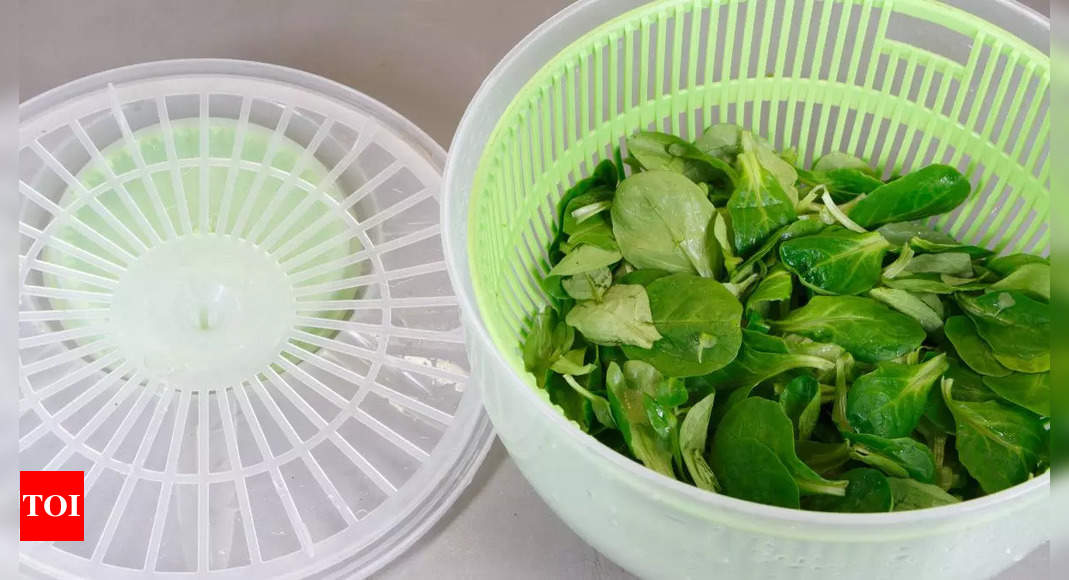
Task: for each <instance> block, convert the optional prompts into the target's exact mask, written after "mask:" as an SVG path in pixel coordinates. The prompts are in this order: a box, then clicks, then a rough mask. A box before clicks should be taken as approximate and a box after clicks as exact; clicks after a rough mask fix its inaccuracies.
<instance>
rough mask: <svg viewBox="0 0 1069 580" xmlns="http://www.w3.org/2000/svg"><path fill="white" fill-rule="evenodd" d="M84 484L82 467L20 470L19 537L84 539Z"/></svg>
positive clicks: (26, 538)
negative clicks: (78, 468) (73, 469)
mask: <svg viewBox="0 0 1069 580" xmlns="http://www.w3.org/2000/svg"><path fill="white" fill-rule="evenodd" d="M84 486H85V473H84V472H82V471H21V472H19V488H20V489H19V539H20V540H22V541H23V542H40V541H49V542H56V541H68V542H81V541H83V540H84V539H85V518H84V516H83V513H84V509H83V503H84V502H83V496H84V493H85V490H84Z"/></svg>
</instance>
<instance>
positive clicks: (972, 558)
mask: <svg viewBox="0 0 1069 580" xmlns="http://www.w3.org/2000/svg"><path fill="white" fill-rule="evenodd" d="M954 4H955V5H951V4H946V3H942V2H936V1H933V0H666V1H662V2H656V3H652V4H647V5H640V3H638V2H629V1H622V0H585V1H582V2H579V3H577V4H575V5H573V6H571V7H569V8H568V9H566V10H565V11H563V12H561V13H560V14H558V15H557V16H556V17H554V18H553V19H551V20H550V21H548V22H546V23H545V24H544V25H543V26H541V27H540V28H538V29H537V30H536V31H534V32H533V33H532V34H531V35H530V36H528V37H527V38H526V39H524V40H523V41H522V42H521V43H520V44H519V45H518V46H517V47H516V48H515V49H514V50H513V51H512V52H511V53H510V54H509V55H508V56H507V57H506V58H505V59H504V60H503V61H502V62H501V63H500V64H499V65H498V67H497V68H496V69H494V71H493V72H492V73H491V74H490V76H489V77H488V78H487V80H486V82H485V83H484V84H483V86H482V88H481V89H480V91H479V92H478V93H477V95H476V96H475V98H474V100H473V101H472V104H471V105H470V107H469V108H468V110H467V112H466V114H465V116H464V119H463V121H462V122H461V126H460V128H459V130H458V132H457V134H456V137H455V139H454V141H453V145H452V148H451V150H450V157H449V161H448V163H447V165H446V170H445V178H444V179H445V185H444V191H445V193H444V203H443V208H442V211H443V225H444V233H445V242H446V249H447V254H446V259H447V261H448V263H449V269H450V273H451V275H452V277H453V280H454V283H455V287H456V288H457V293H458V295H459V297H460V304H461V308H462V311H463V322H464V327H465V329H466V331H467V335H468V337H469V338H468V348H469V354H470V358H471V362H472V377H473V380H474V382H475V383H476V384H477V385H478V386H479V387H480V388H481V390H482V393H483V401H484V404H485V407H486V409H487V411H488V412H489V414H490V417H491V419H492V421H493V423H494V426H495V428H496V430H497V433H498V435H499V436H500V437H501V440H502V441H503V442H504V444H505V446H506V447H507V448H508V450H509V453H510V455H511V456H512V458H513V459H514V460H515V461H516V464H517V465H518V466H519V468H520V470H521V471H522V472H523V474H524V475H525V476H526V477H527V479H528V480H529V481H530V482H531V484H532V485H533V486H534V488H535V489H536V490H537V491H538V493H539V494H540V495H541V496H542V498H543V499H545V501H546V503H548V504H549V506H550V507H551V508H552V509H553V510H554V511H555V512H556V513H557V514H558V515H559V516H560V517H561V518H562V519H563V520H564V521H565V522H566V523H567V524H568V525H569V526H570V527H571V528H572V529H573V530H575V531H576V532H577V533H578V534H579V535H580V536H581V537H582V538H583V539H584V540H586V541H587V542H589V543H590V544H591V545H592V546H594V547H595V548H597V549H598V550H599V551H601V552H602V553H604V554H605V555H607V556H608V557H610V558H611V559H613V560H614V561H616V562H617V563H619V564H620V565H622V566H624V567H625V568H627V569H628V570H630V571H631V572H633V573H635V574H637V575H638V576H640V577H644V578H730V579H733V580H734V579H745V578H755V579H757V578H760V579H775V578H784V579H788V578H789V579H802V578H813V579H823V580H832V579H836V578H865V579H868V580H875V579H881V578H912V579H924V578H933V579H937V578H938V579H941V578H987V577H991V576H993V575H995V574H996V573H997V572H999V571H1000V570H1003V569H1005V568H1007V567H1009V566H1010V565H1011V564H1012V563H1013V562H1014V561H1016V560H1019V559H1021V558H1023V557H1024V556H1025V555H1027V554H1028V553H1030V552H1032V551H1033V550H1034V549H1036V548H1037V547H1038V546H1040V545H1041V544H1042V543H1043V542H1044V541H1046V540H1047V539H1048V538H1049V537H1050V522H1049V520H1048V518H1047V510H1048V508H1047V505H1046V504H1047V502H1046V499H1047V498H1048V496H1049V488H1050V476H1049V474H1044V475H1042V476H1039V477H1036V478H1034V479H1032V480H1030V481H1028V482H1026V483H1023V484H1021V485H1018V486H1016V487H1013V488H1010V489H1008V490H1004V491H1002V492H999V493H996V494H993V495H990V496H987V497H983V498H980V499H974V500H969V501H966V502H963V503H960V504H956V505H952V506H946V507H939V508H933V509H926V510H919V511H915V512H898V513H886V514H831V513H815V512H804V511H800V510H788V509H784V508H778V507H772V506H766V505H760V504H755V503H749V502H745V501H741V500H738V499H734V498H730V497H726V496H723V495H718V494H713V493H709V492H706V491H703V490H700V489H697V488H694V487H691V486H688V485H686V484H683V483H680V482H678V481H675V480H672V479H669V478H667V477H664V476H662V475H659V474H657V473H655V472H653V471H650V470H647V469H646V468H644V467H643V466H641V465H640V464H638V463H636V462H634V461H631V460H630V459H628V458H627V457H624V456H623V455H620V454H618V453H617V452H616V451H614V450H612V449H610V448H608V447H606V446H603V445H602V444H601V443H599V442H598V441H596V440H595V439H594V438H592V437H589V436H587V435H586V434H584V433H583V432H581V431H580V430H579V428H578V427H577V426H576V425H574V424H572V423H571V422H569V421H568V420H567V419H565V417H564V416H563V414H562V413H561V412H560V411H559V410H558V409H556V408H554V407H553V406H552V405H551V404H550V402H549V401H548V398H547V396H546V394H545V392H544V391H541V390H539V389H538V388H537V387H536V386H535V383H534V379H533V377H532V376H530V375H529V374H528V373H526V372H525V371H524V367H523V361H522V357H521V350H520V344H521V342H522V337H523V333H524V331H525V329H526V326H527V320H528V317H529V316H530V315H531V314H533V313H534V312H536V311H537V310H539V308H541V307H542V306H543V305H545V304H547V303H548V300H547V297H546V296H545V295H544V294H543V292H542V290H541V289H540V286H539V283H538V282H539V280H540V279H541V278H542V277H543V276H544V275H545V273H546V271H547V270H548V264H547V260H546V248H547V246H548V243H549V241H550V240H551V237H552V226H553V221H554V216H555V215H556V211H555V207H556V202H557V200H558V199H560V198H561V196H562V195H563V193H564V192H565V191H566V190H567V189H568V188H569V187H570V186H571V185H572V184H574V183H575V182H576V181H577V180H579V179H581V178H582V177H584V176H586V175H588V174H589V173H590V172H591V171H592V170H593V168H594V166H595V164H596V163H597V162H598V161H599V160H601V159H606V158H611V156H612V153H613V150H614V149H615V148H616V147H617V146H620V145H622V144H623V143H624V139H625V138H626V137H627V136H628V135H630V134H632V133H634V132H635V131H638V130H657V131H664V132H668V133H672V134H674V135H679V136H681V137H683V138H684V139H693V138H695V137H697V136H698V135H700V134H701V132H702V130H703V129H704V128H705V127H707V126H709V125H712V124H714V123H734V124H737V125H740V126H742V127H746V128H749V129H751V130H752V131H753V132H754V133H755V134H759V135H767V136H769V137H770V139H771V140H772V142H773V145H774V146H775V147H776V148H777V149H784V148H789V147H793V148H795V149H796V150H797V152H798V155H799V162H800V164H802V165H805V166H809V165H810V164H811V163H812V160H813V159H814V158H816V157H818V156H820V155H822V154H824V153H827V152H832V151H843V152H846V153H850V154H853V155H856V156H858V157H862V158H865V159H868V160H870V161H871V162H872V163H873V164H874V165H875V166H877V167H878V168H879V169H880V170H881V171H882V172H883V175H884V176H885V177H886V176H889V175H891V174H892V173H894V172H905V171H909V170H911V169H915V168H918V167H921V166H924V165H926V164H929V163H946V164H949V165H953V166H955V167H957V168H959V169H960V170H961V171H962V172H963V173H964V174H965V175H967V176H968V178H969V179H970V181H971V182H972V185H973V195H972V196H971V197H970V198H969V199H968V200H967V201H966V202H965V203H964V204H962V205H961V206H960V207H959V208H958V209H957V210H955V211H954V212H952V213H950V214H947V215H945V216H942V217H939V218H936V219H933V220H932V221H931V223H930V225H932V226H934V227H935V228H937V229H939V230H942V231H945V232H947V233H950V234H952V235H954V236H955V237H956V238H957V239H959V240H961V241H963V242H965V243H970V244H977V245H982V246H985V247H987V248H990V249H992V250H995V251H996V252H999V253H1012V252H1030V253H1036V254H1043V255H1046V254H1048V252H1049V245H1050V231H1049V227H1048V212H1049V201H1050V192H1049V174H1050V159H1049V147H1048V137H1049V131H1050V125H1049V119H1048V116H1049V87H1050V59H1049V58H1048V57H1047V55H1046V51H1047V48H1048V43H1049V37H1050V25H1049V22H1047V21H1046V20H1045V19H1044V18H1043V17H1041V16H1039V15H1038V14H1036V13H1034V12H1032V11H1030V10H1028V9H1027V8H1024V7H1023V6H1021V5H1019V4H1016V3H1014V2H1012V1H1009V0H958V1H957V2H955V3H954Z"/></svg>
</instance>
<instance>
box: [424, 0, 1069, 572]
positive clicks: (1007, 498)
mask: <svg viewBox="0 0 1069 580" xmlns="http://www.w3.org/2000/svg"><path fill="white" fill-rule="evenodd" d="M954 3H955V4H958V5H962V6H961V7H962V8H964V9H966V10H969V11H971V12H973V13H974V14H975V15H977V16H980V17H983V18H986V19H988V20H990V21H993V22H994V21H997V22H998V23H999V24H1000V26H1002V27H1003V28H1006V29H1007V30H1010V31H1012V32H1013V33H1014V34H1016V35H1018V36H1019V37H1021V38H1023V39H1024V40H1026V41H1027V42H1029V43H1031V44H1033V45H1034V46H1037V47H1039V48H1040V49H1041V50H1042V49H1043V48H1044V47H1045V46H1046V43H1047V42H1048V37H1049V30H1050V29H1049V23H1048V22H1047V21H1046V20H1045V19H1043V18H1042V17H1041V16H1039V15H1038V14H1036V13H1034V12H1031V11H1029V10H1028V9H1025V8H1023V7H1021V6H1020V5H1018V4H1016V3H1013V2H1010V1H1007V0H971V1H969V2H954ZM640 4H642V3H641V2H636V1H634V0H627V1H623V0H587V1H584V2H579V3H577V4H575V5H573V6H571V7H569V8H568V9H566V10H564V11H563V12H561V13H560V14H558V15H556V16H555V17H553V18H552V19H550V20H549V21H547V22H546V23H545V24H543V25H542V26H540V27H539V28H538V29H536V30H535V31H534V32H533V33H532V34H530V35H529V36H528V37H527V38H526V39H524V40H523V41H522V42H521V43H520V44H519V45H518V46H517V47H516V48H514V49H513V50H512V52H510V53H509V54H508V55H507V56H506V57H505V59H504V60H502V62H501V63H500V64H499V65H498V66H497V67H496V68H495V69H494V71H493V72H492V73H491V74H490V76H489V77H488V78H487V79H486V81H485V82H484V84H483V86H482V88H481V89H480V90H479V92H478V93H477V94H476V96H475V98H474V100H473V101H472V103H471V105H470V106H469V108H468V110H467V112H466V113H465V116H464V118H463V120H462V121H461V124H460V128H459V130H458V132H457V134H456V137H455V139H454V141H453V144H452V147H451V150H450V157H449V160H448V162H447V166H446V170H445V174H444V181H445V186H444V203H443V208H442V211H443V219H442V222H443V228H444V233H445V236H444V237H445V247H446V259H447V261H448V265H449V268H450V274H451V276H452V277H453V284H454V287H455V288H456V290H457V293H458V295H459V297H460V300H461V308H462V310H463V315H462V320H463V323H464V326H465V329H466V332H467V340H468V349H469V354H470V357H471V363H472V378H473V381H472V382H473V384H474V385H477V386H478V388H480V389H481V392H482V397H483V401H484V404H485V406H486V409H487V411H488V412H489V414H490V417H491V419H492V421H493V423H494V426H495V427H496V429H497V433H498V434H499V435H500V437H501V439H502V441H503V442H504V443H505V446H506V447H507V448H508V450H509V453H510V454H511V456H512V458H513V459H514V460H515V461H516V463H517V465H518V466H519V468H520V470H521V471H522V472H523V473H524V475H525V477H526V478H527V479H528V481H530V483H531V484H532V485H533V486H534V488H535V489H536V490H537V492H538V493H539V494H540V495H541V496H542V498H543V499H545V501H546V502H547V503H548V504H549V505H550V507H551V508H552V509H553V510H554V511H555V512H556V513H557V514H558V515H559V516H560V517H561V518H562V519H563V520H564V521H565V522H566V523H567V524H568V525H569V526H570V527H571V528H572V529H573V530H574V531H575V532H576V533H578V534H579V535H580V536H581V537H582V538H584V539H585V540H586V541H587V542H589V543H590V544H591V545H593V546H594V547H595V548H597V549H598V550H599V551H601V552H602V553H604V554H605V555H607V556H608V557H609V558H611V559H612V560H613V561H615V562H617V563H619V564H620V565H622V566H623V567H625V568H627V569H628V570H630V571H631V572H633V573H635V574H637V575H639V576H641V577H648V578H708V577H716V578H731V579H736V578H763V579H767V578H820V579H824V580H830V579H834V578H866V579H869V580H875V579H879V578H910V579H923V578H970V579H971V578H986V577H990V576H993V575H995V574H997V573H998V572H999V571H1001V570H1004V569H1005V568H1007V567H1009V566H1010V565H1012V563H1013V562H1015V561H1018V560H1020V559H1022V558H1023V557H1024V556H1025V555H1027V554H1028V553H1030V552H1032V551H1033V550H1034V549H1036V548H1037V547H1038V546H1040V545H1041V544H1042V543H1043V542H1044V541H1046V540H1047V539H1048V538H1049V527H1048V521H1047V510H1048V508H1047V505H1046V504H1047V501H1046V500H1047V498H1048V496H1049V488H1050V477H1049V474H1044V475H1042V476H1040V477H1037V478H1035V479H1033V480H1031V481H1029V482H1027V483H1024V484H1022V485H1019V486H1017V487H1014V488H1011V489H1008V490H1005V491H1003V492H1000V493H997V494H993V495H990V496H987V497H984V498H981V499H976V500H971V501H967V502H963V503H961V504H957V505H954V506H948V507H941V508H935V509H928V510H921V511H914V512H899V513H890V514H826V513H814V512H805V511H796V510H788V509H782V508H776V507H770V506H765V505H759V504H755V503H750V502H745V501H740V500H737V499H733V498H730V497H726V496H722V495H715V494H711V493H707V492H704V491H701V490H699V489H696V488H694V487H691V486H688V485H685V484H683V483H680V482H677V481H674V480H671V479H668V478H666V477H663V476H661V475H659V474H656V473H654V472H652V471H649V470H647V469H645V468H644V467H642V466H641V465H639V464H637V463H635V462H632V461H630V460H629V459H627V458H625V457H623V456H621V455H619V454H617V453H616V452H615V451H613V450H611V449H609V448H607V447H605V446H603V445H601V444H600V443H599V442H598V441H596V440H595V439H593V438H591V437H588V436H586V435H585V434H583V433H582V432H580V431H579V429H577V428H576V427H575V426H574V425H573V424H571V423H570V422H569V421H567V420H566V419H565V418H564V417H563V416H562V415H561V414H560V413H559V412H558V411H557V410H555V409H554V408H552V407H551V406H550V405H548V404H547V403H546V402H545V400H544V399H543V398H541V397H540V396H539V395H538V393H536V391H535V390H534V389H533V388H531V386H530V383H529V381H528V380H526V379H525V378H523V377H521V376H520V373H519V372H518V371H517V370H516V368H515V366H514V365H513V364H511V363H510V362H509V360H508V359H507V357H506V356H505V355H504V354H503V353H502V351H501V350H499V348H500V349H504V348H510V346H511V345H495V344H494V341H493V340H492V338H491V336H490V333H489V331H488V329H487V326H486V324H485V322H484V320H483V318H482V315H481V314H480V309H479V307H478V305H477V303H476V300H475V291H474V287H473V282H472V276H471V270H470V268H469V261H468V252H467V250H468V213H469V212H468V209H469V202H470V195H471V190H472V184H473V179H474V176H475V173H476V169H477V167H478V164H479V161H480V157H481V155H482V152H483V150H484V147H485V145H486V143H487V141H488V139H489V137H490V135H491V132H492V130H493V129H494V126H495V124H496V122H497V120H498V119H499V118H500V117H501V116H502V114H503V113H504V111H505V109H506V107H507V106H508V105H509V103H510V102H511V101H512V100H513V98H514V97H515V96H516V94H517V93H518V92H519V91H520V89H521V87H522V86H523V85H524V84H525V83H527V82H528V80H529V79H531V77H532V76H533V75H535V74H536V73H537V71H538V70H539V69H540V68H541V67H542V66H543V65H544V64H546V63H547V62H548V61H550V59H552V58H553V57H554V55H556V54H558V52H560V51H561V50H562V49H564V48H565V47H566V46H568V45H569V44H570V43H572V42H573V41H575V40H576V39H578V38H580V37H581V36H582V35H584V34H586V33H587V32H589V31H591V30H592V29H594V28H595V27H597V26H598V25H600V24H602V23H604V22H607V21H609V20H611V19H612V18H614V17H616V16H618V15H620V14H622V13H623V12H625V11H627V10H630V9H632V8H634V7H636V6H638V5H640ZM876 4H883V5H887V4H889V2H877V3H876ZM996 19H997V20H996ZM935 41H936V42H938V41H939V40H938V39H936V40H935Z"/></svg>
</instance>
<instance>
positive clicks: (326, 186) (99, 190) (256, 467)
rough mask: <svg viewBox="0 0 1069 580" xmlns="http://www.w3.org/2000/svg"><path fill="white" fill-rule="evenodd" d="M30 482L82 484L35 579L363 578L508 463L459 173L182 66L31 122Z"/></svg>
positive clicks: (327, 103)
mask: <svg viewBox="0 0 1069 580" xmlns="http://www.w3.org/2000/svg"><path fill="white" fill-rule="evenodd" d="M20 152H21V159H20V172H21V175H20V178H21V179H20V183H19V187H20V193H21V194H22V207H21V214H20V232H21V235H22V246H21V248H20V254H21V271H20V274H21V280H22V288H21V297H20V312H19V318H20V343H19V346H20V357H21V381H22V384H21V392H22V398H21V400H20V406H21V424H20V428H21V438H20V450H21V453H20V461H21V464H22V469H69V470H84V471H85V474H86V475H85V489H86V498H85V514H86V534H85V535H86V541H85V542H57V543H31V544H27V545H25V546H23V549H22V553H23V556H24V562H23V563H24V564H25V565H26V568H27V570H28V571H29V572H31V573H36V574H40V575H46V576H56V577H71V576H74V577H84V578H140V577H149V576H153V575H156V574H158V573H163V572H167V573H175V574H177V575H198V576H205V577H227V578H265V577H287V578H289V577H306V576H309V575H312V574H314V573H317V572H321V571H324V570H327V569H331V570H333V571H334V572H337V573H344V574H355V575H366V574H369V573H370V572H372V571H374V570H375V569H377V568H378V567H380V566H382V565H383V564H385V563H386V562H387V561H389V559H390V558H392V557H394V556H395V555H396V554H397V553H399V551H400V550H403V549H404V548H405V547H407V546H408V545H410V544H411V542H413V541H414V540H415V539H416V538H417V537H418V536H419V535H420V534H421V533H422V532H423V531H425V530H426V529H427V528H428V527H429V526H430V525H432V524H433V523H434V521H436V520H437V518H438V517H439V516H440V515H441V514H442V513H443V511H444V510H445V509H446V508H447V507H448V506H449V504H450V503H451V502H452V500H453V499H455V498H456V496H457V495H458V494H459V492H460V491H461V489H463V487H464V485H465V484H466V483H467V482H468V481H469V480H470V477H471V475H472V471H473V470H474V468H475V467H476V466H477V465H478V462H479V460H481V458H482V456H483V453H484V452H485V449H486V446H487V445H488V443H489V441H490V431H489V428H488V422H487V421H486V419H485V416H484V415H483V414H482V412H481V410H480V406H479V401H478V400H477V399H476V398H475V395H474V393H472V392H470V391H466V390H465V384H466V382H467V378H468V377H467V375H468V365H467V361H466V357H465V353H464V350H463V346H462V345H463V336H462V333H461V329H460V321H459V311H458V308H457V300H456V298H455V297H454V296H453V291H452V287H451V286H450V284H449V280H448V278H447V275H446V273H445V264H444V261H443V252H442V247H441V238H440V228H439V225H438V219H439V206H438V189H439V186H440V168H441V164H442V163H443V160H444V152H443V151H442V150H441V149H440V148H439V147H437V146H436V145H435V144H434V143H433V142H432V141H431V140H430V139H429V138H428V137H427V136H426V135H425V134H423V133H422V132H420V131H419V130H418V129H416V128H415V127H413V126H412V125H411V124H409V123H408V122H407V121H405V120H404V119H402V118H400V117H399V116H398V115H397V114H396V113H393V112H392V111H390V110H389V109H387V108H386V107H384V106H382V105H381V104H379V103H377V102H375V101H372V100H371V99H369V98H367V97H365V96H363V95H361V94H359V93H356V92H355V91H352V90H350V89H346V88H344V87H341V86H339V85H336V84H334V83H331V82H329V81H326V80H324V79H321V78H318V77H314V76H311V75H307V74H304V73H300V72H297V71H292V70H289V69H283V68H279V67H272V66H267V65H258V64H254V63H244V62H237V61H175V62H163V63H151V64H147V65H139V66H136V67H131V68H125V69H117V70H114V71H109V72H107V73H102V74H100V75H96V76H94V77H89V78H86V79H83V80H80V81H75V82H74V83H72V84H70V85H66V86H63V87H60V88H58V89H56V90H54V91H51V92H49V93H47V94H45V95H42V96H41V97H38V98H37V99H34V100H33V101H30V102H28V103H26V104H25V105H23V108H22V123H21V127H20Z"/></svg>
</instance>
